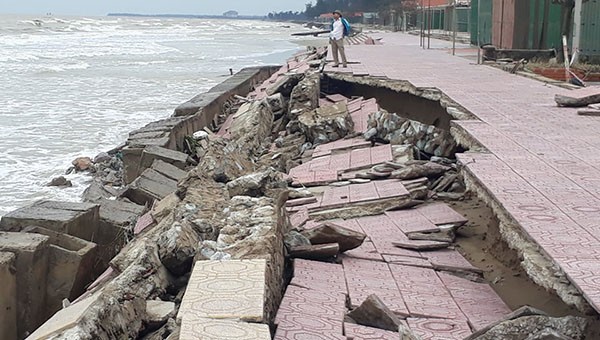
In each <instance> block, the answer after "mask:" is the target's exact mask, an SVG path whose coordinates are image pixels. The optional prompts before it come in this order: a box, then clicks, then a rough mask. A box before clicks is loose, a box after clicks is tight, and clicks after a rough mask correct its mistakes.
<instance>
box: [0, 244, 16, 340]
mask: <svg viewBox="0 0 600 340" xmlns="http://www.w3.org/2000/svg"><path fill="white" fill-rule="evenodd" d="M0 282H2V284H0V325H2V326H1V327H0V339H8V340H12V339H17V267H16V255H15V254H13V253H10V252H0Z"/></svg>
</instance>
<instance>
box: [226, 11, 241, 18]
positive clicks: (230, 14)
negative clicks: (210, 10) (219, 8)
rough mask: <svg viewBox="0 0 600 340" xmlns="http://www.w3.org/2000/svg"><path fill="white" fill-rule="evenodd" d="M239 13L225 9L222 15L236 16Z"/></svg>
mask: <svg viewBox="0 0 600 340" xmlns="http://www.w3.org/2000/svg"><path fill="white" fill-rule="evenodd" d="M239 15H240V14H239V13H238V12H237V11H227V12H225V13H223V16H224V17H227V18H237V17H238V16H239Z"/></svg>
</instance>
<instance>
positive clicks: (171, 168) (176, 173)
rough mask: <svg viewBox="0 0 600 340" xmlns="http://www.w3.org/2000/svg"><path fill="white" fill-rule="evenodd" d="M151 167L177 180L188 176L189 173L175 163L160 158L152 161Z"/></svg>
mask: <svg viewBox="0 0 600 340" xmlns="http://www.w3.org/2000/svg"><path fill="white" fill-rule="evenodd" d="M150 168H151V169H152V170H155V171H157V172H159V173H161V174H163V175H165V176H167V177H169V178H170V179H172V180H175V181H177V182H179V181H180V180H182V179H184V178H186V177H187V174H188V173H187V172H185V171H183V170H181V169H179V168H178V167H176V166H175V165H172V164H169V163H167V162H164V161H162V160H160V159H157V160H155V161H154V163H152V167H150Z"/></svg>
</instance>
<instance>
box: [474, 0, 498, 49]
mask: <svg viewBox="0 0 600 340" xmlns="http://www.w3.org/2000/svg"><path fill="white" fill-rule="evenodd" d="M479 4H481V9H479ZM492 7H493V6H492V0H479V1H478V0H471V25H470V26H471V27H470V29H469V31H470V33H471V44H473V45H475V46H477V45H478V43H481V45H482V46H483V45H488V44H491V43H492ZM478 32H479V34H480V36H479V39H478V37H477V33H478Z"/></svg>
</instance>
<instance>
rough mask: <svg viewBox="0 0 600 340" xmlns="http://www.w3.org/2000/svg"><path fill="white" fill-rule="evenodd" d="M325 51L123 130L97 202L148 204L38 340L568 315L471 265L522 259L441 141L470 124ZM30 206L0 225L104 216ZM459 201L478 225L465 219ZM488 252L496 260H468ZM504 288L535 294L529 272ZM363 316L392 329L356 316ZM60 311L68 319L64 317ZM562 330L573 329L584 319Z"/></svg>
mask: <svg viewBox="0 0 600 340" xmlns="http://www.w3.org/2000/svg"><path fill="white" fill-rule="evenodd" d="M326 53H327V50H326V48H325V49H323V48H320V49H309V50H308V51H307V52H304V53H299V54H296V55H295V56H294V57H293V58H291V59H290V60H288V61H287V63H286V65H285V66H283V67H281V68H278V69H275V67H274V68H271V69H268V70H265V69H248V70H246V72H245V73H243V74H238V76H237V80H233V81H231V82H229V83H228V82H227V81H226V82H224V83H222V84H220V85H217V86H216V87H215V88H213V89H212V90H211V91H209V92H206V93H203V94H200V95H198V96H196V97H194V98H192V99H191V100H190V101H188V102H186V103H184V104H182V105H180V106H179V107H178V108H177V109H176V110H175V113H174V115H173V117H171V118H168V119H164V120H161V121H158V122H154V123H150V124H148V125H147V126H145V127H143V128H141V129H139V130H136V131H134V132H132V133H131V134H130V138H129V139H128V144H127V146H126V147H125V148H124V149H122V151H121V153H122V155H123V157H122V160H123V162H124V165H123V180H124V182H126V183H129V186H128V189H127V190H125V191H124V192H123V193H120V196H122V197H124V198H126V199H122V200H121V201H118V202H117V203H116V204H115V202H112V201H111V200H110V199H107V198H106V197H105V196H103V194H102V192H101V190H97V191H98V192H99V193H100V195H99V198H98V199H99V200H100V201H101V202H104V203H105V204H106V206H105V211H104V213H105V214H106V213H107V212H108V214H109V215H111V216H112V215H113V212H114V211H118V210H121V212H123V208H124V206H126V205H129V206H130V207H132V209H130V210H128V211H129V212H132V211H131V210H135V209H137V207H140V206H142V205H143V206H146V207H151V209H150V210H149V211H147V212H146V211H145V210H146V209H144V211H141V210H138V211H137V212H136V213H135V214H134V215H135V216H139V215H141V217H139V218H136V221H135V223H134V224H130V225H129V227H125V229H127V228H131V229H133V230H131V232H130V233H129V234H128V235H127V236H128V238H127V242H124V244H123V245H122V246H124V248H123V249H122V250H121V251H120V252H119V254H117V255H116V256H115V257H114V258H111V259H110V266H109V269H108V270H107V271H105V272H104V273H103V274H102V275H100V277H99V278H98V279H97V280H96V281H94V282H93V283H92V284H91V285H89V286H87V287H86V289H85V290H86V292H85V293H84V294H83V295H77V299H76V300H74V301H73V304H74V305H73V306H71V307H66V308H65V309H64V310H61V311H60V312H58V313H57V314H56V315H55V316H54V317H53V318H52V319H50V321H48V322H47V323H46V324H45V325H44V326H42V328H40V329H38V330H37V331H36V335H49V334H50V335H53V336H55V338H56V339H61V338H69V337H71V338H73V337H86V336H87V335H93V336H96V338H99V339H105V338H106V339H110V338H111V337H115V336H127V337H130V338H140V337H142V336H152V337H157V338H167V339H170V340H171V339H172V340H175V339H182V340H183V339H196V338H204V337H209V336H214V337H216V338H219V337H224V336H226V335H228V334H229V333H228V332H232V333H231V334H233V333H234V332H235V331H236V330H243V332H245V333H246V334H253V336H252V338H255V339H271V338H272V337H273V336H274V337H275V339H288V338H293V337H294V336H295V335H297V334H305V335H309V334H311V335H316V333H315V332H318V334H319V335H320V336H330V337H332V338H336V337H344V336H345V337H350V338H352V337H355V336H360V335H361V334H363V335H364V334H371V335H373V334H378V336H379V338H382V339H386V338H390V339H392V338H393V339H396V338H398V337H399V336H400V337H402V336H404V337H405V338H407V339H418V337H429V336H440V335H442V334H443V335H444V336H448V338H456V337H457V336H460V339H463V338H464V337H465V336H469V335H471V334H472V333H474V334H475V335H477V334H479V335H481V334H482V333H484V332H488V331H489V332H491V333H490V334H494V333H493V332H494V331H498V330H497V329H495V328H496V326H498V323H499V322H500V323H502V322H507V323H508V322H510V321H512V320H513V319H515V320H516V319H519V318H520V317H523V316H524V315H529V316H531V315H534V316H535V317H536V318H537V319H536V320H537V321H536V322H539V323H540V324H546V323H550V322H554V321H553V320H554V319H550V318H549V317H547V316H545V315H544V313H543V312H540V311H536V310H532V309H525V310H523V309H519V310H517V311H516V312H515V313H516V314H515V313H512V314H511V313H510V312H511V311H512V310H513V309H516V307H517V305H518V304H519V303H520V301H523V300H528V301H529V302H532V303H533V304H535V303H538V302H539V301H537V300H544V299H549V300H551V301H552V306H550V307H548V310H549V311H551V312H555V311H561V312H562V311H568V313H569V315H577V316H578V315H579V314H578V313H576V312H574V311H573V310H572V309H569V307H568V306H567V305H566V304H564V303H563V302H562V301H560V299H558V298H557V297H556V296H555V295H553V294H552V293H548V292H544V291H536V292H535V295H534V294H533V293H534V292H533V291H528V292H526V293H527V294H531V295H532V296H534V297H535V298H532V297H531V296H529V297H527V296H522V297H519V298H518V299H517V300H516V301H517V302H515V301H512V305H511V307H512V308H509V306H507V305H506V304H505V302H504V301H503V298H502V297H501V296H499V295H498V294H499V293H497V292H496V290H495V289H493V288H494V287H493V286H494V285H495V284H496V278H494V277H490V266H489V265H487V263H475V262H469V261H467V258H468V259H471V260H472V261H473V260H475V259H476V260H477V261H481V262H483V261H485V260H486V256H488V257H487V259H488V261H489V260H492V262H493V261H494V260H495V259H496V257H498V259H501V260H506V262H509V261H510V260H511V259H512V257H513V256H514V257H515V258H516V257H517V254H515V252H514V250H511V249H509V248H508V247H506V244H505V243H504V241H502V239H501V238H499V239H498V240H497V241H496V239H490V240H489V241H488V242H490V243H489V244H488V243H487V242H483V241H485V237H486V235H487V234H486V233H487V232H488V229H489V232H490V233H492V234H490V238H492V237H499V235H494V234H493V232H494V230H495V229H494V228H498V225H496V226H494V225H493V223H494V218H495V217H494V214H493V212H492V210H491V209H490V206H486V204H485V203H483V202H481V201H480V200H479V199H477V198H476V197H473V195H477V194H479V192H478V191H477V190H476V189H477V188H475V187H473V183H472V181H473V179H472V178H471V177H468V176H467V175H469V174H468V173H464V172H463V171H462V169H461V168H460V167H459V165H460V163H459V161H461V160H462V159H457V158H458V157H457V154H461V157H464V156H463V152H464V150H462V151H461V149H460V147H459V145H458V143H459V141H457V140H456V139H455V137H456V136H455V134H456V131H453V128H455V125H456V124H457V123H456V122H455V121H454V120H455V119H456V120H457V121H458V122H460V120H461V118H462V120H470V119H471V118H472V117H471V116H469V115H468V114H466V113H464V112H462V111H461V110H460V107H455V106H454V105H455V104H456V105H458V104H457V103H455V102H453V101H452V100H451V99H450V98H449V97H447V96H446V95H445V94H444V93H443V92H441V91H438V90H435V89H422V88H416V87H414V86H412V85H411V84H410V83H408V82H402V81H395V80H391V79H389V78H377V77H370V76H363V77H359V78H358V79H355V78H354V77H353V76H349V75H340V74H333V73H326V74H323V73H322V70H323V68H324V66H325V55H326ZM255 77H256V78H255ZM234 78H236V77H234ZM259 78H260V79H261V80H262V81H258V79H259ZM230 80H231V79H230ZM255 80H256V81H255ZM246 89H247V90H248V91H247V92H248V93H246V94H244V93H245V92H246ZM238 91H239V92H238ZM239 93H241V95H240V94H239ZM232 98H233V99H232ZM380 105H382V106H384V105H385V107H386V108H387V109H388V110H396V111H397V112H396V113H397V114H393V113H390V112H388V111H386V110H385V109H383V108H382V107H381V106H380ZM411 115H412V116H411ZM451 133H453V135H451ZM462 142H464V141H462ZM460 144H461V145H462V144H465V143H460ZM467 144H468V143H467ZM185 150H187V151H189V152H188V153H182V152H181V151H185ZM478 150H479V149H478V148H477V147H475V146H473V151H478ZM479 151H480V150H479ZM465 176H467V177H465ZM473 188H475V189H473ZM467 189H471V190H473V191H468V190H467ZM109 194H110V195H112V193H109ZM104 195H107V194H106V193H104ZM484 198H485V196H484ZM128 201H131V202H133V203H130V202H128ZM130 204H133V205H136V206H137V207H133V206H132V205H130ZM491 207H492V208H495V207H494V206H491ZM33 208H34V209H33V210H32V209H29V210H28V211H27V210H23V211H21V212H20V213H19V214H15V216H12V217H11V221H8V222H6V221H3V222H2V223H8V224H9V225H11V226H12V227H14V228H17V229H18V228H19V225H21V226H23V225H25V224H27V223H31V221H32V220H33V219H35V217H36V216H35V214H36V212H37V213H39V212H40V211H39V210H37V209H46V211H48V210H50V211H52V212H53V213H55V214H56V215H60V216H63V217H66V215H68V216H69V218H70V219H68V221H67V223H66V224H62V225H61V226H64V227H65V229H66V230H67V234H71V235H73V234H75V236H77V237H80V238H83V239H85V238H86V237H90V233H91V234H92V235H94V233H93V232H91V231H89V230H86V229H85V228H78V226H79V227H80V226H81V225H83V224H84V223H88V226H89V223H90V221H93V220H94V219H97V218H99V219H100V221H102V217H101V215H102V213H103V212H102V206H100V207H99V210H98V209H97V208H98V207H97V206H95V207H94V206H90V205H87V206H84V205H64V204H59V203H58V204H57V203H53V204H42V205H38V206H35V207H33ZM106 208H108V209H106ZM454 208H456V209H457V210H459V211H461V212H463V213H464V212H466V213H467V214H470V215H474V216H473V217H472V218H471V221H470V223H471V225H467V219H465V217H464V215H462V214H459V213H457V210H454ZM109 210H110V211H109ZM59 213H60V214H59ZM63 213H64V215H61V214H63ZM142 214H143V215H142ZM32 215H34V216H32ZM39 215H41V214H39ZM73 216H74V217H73ZM105 216H106V215H105ZM130 216H131V215H130ZM477 216H478V217H477ZM65 219H66V218H65ZM37 221H40V219H39V216H38V220H37ZM46 222H48V223H45V226H47V227H49V228H50V227H51V228H56V227H57V224H56V221H46ZM104 222H105V223H106V224H105V226H107V225H108V223H107V222H108V221H107V219H104ZM486 222H489V225H488V226H485V223H486ZM92 223H93V222H92ZM0 226H2V227H6V226H7V224H4V225H2V224H0ZM38 231H39V230H38ZM496 231H497V230H496ZM33 232H36V231H35V230H34V231H33ZM468 233H474V234H475V235H473V236H468V235H467V234H468ZM12 236H15V237H16V235H14V234H13V235H12ZM19 236H23V234H21V235H19ZM54 236H55V237H59V236H60V235H59V236H56V235H54ZM92 237H93V236H92ZM469 237H471V239H468V238H469ZM475 237H476V238H475ZM479 237H482V240H479V239H478V238H479ZM36 241H38V242H39V243H40V244H41V241H40V240H36ZM50 242H52V241H50ZM485 246H489V247H490V251H492V252H493V253H494V254H493V255H494V256H491V257H490V256H489V255H486V256H484V259H483V260H481V259H479V258H478V257H480V256H481V255H480V254H478V252H479V251H480V250H481V249H480V247H485ZM463 247H464V248H463ZM503 247H505V248H503ZM39 248H40V249H41V248H42V246H41V245H40V246H39ZM0 249H1V247H0ZM457 249H459V250H460V251H458V250H457ZM483 252H487V250H486V249H485V248H484V249H483ZM514 261H516V260H514ZM494 266H496V267H492V271H491V273H494V272H502V273H504V274H508V275H511V274H512V273H517V274H519V275H521V274H524V273H523V271H522V269H519V267H518V264H515V263H496V264H494ZM499 268H500V269H499ZM98 274H99V273H98ZM517 276H518V275H517ZM525 276H526V275H525ZM87 279H88V280H89V278H87ZM509 281H510V282H511V285H514V287H525V286H524V285H523V283H527V284H528V285H527V287H526V288H527V289H534V288H535V287H536V286H535V285H534V284H533V283H532V282H531V281H529V280H528V278H526V277H515V278H514V279H510V280H509ZM382 287H383V288H382ZM432 291H435V292H436V294H431V292H432ZM465 292H466V293H467V294H465ZM503 294H508V295H505V296H503V297H504V298H506V297H509V298H512V297H513V296H512V295H510V294H512V293H511V292H510V291H508V290H505V291H504V292H503ZM523 294H525V293H523ZM51 297H53V298H56V297H55V296H51ZM414 297H418V298H414ZM115 299H116V300H117V301H118V303H116V304H115V303H114V301H115ZM534 300H535V301H534ZM369 301H370V303H371V304H369ZM472 301H477V303H476V304H475V305H474V304H473V302H472ZM505 301H506V300H505ZM577 302H580V301H577ZM440 306H442V307H440ZM535 307H537V306H535ZM577 307H580V308H583V307H585V305H584V304H581V305H577ZM362 308H365V309H366V310H369V311H370V312H367V314H370V313H372V312H373V310H374V309H375V310H376V312H381V313H384V314H386V315H387V316H388V317H389V320H390V323H391V325H387V326H383V325H381V324H380V323H378V324H375V323H373V321H372V320H369V319H368V317H365V315H362V316H361V315H360V314H361V313H360V312H359V310H361V309H362ZM321 309H323V310H322V311H320V310H321ZM551 309H552V310H551ZM583 309H584V308H583ZM159 311H160V312H159ZM315 311H320V312H315ZM70 313H75V314H76V315H77V316H78V317H77V318H75V319H73V320H72V321H69V322H65V321H64V319H63V317H64V315H65V314H66V315H69V314H70ZM157 313H158V314H159V315H158V316H157ZM347 313H348V314H347ZM346 314H347V315H348V316H349V317H351V318H352V319H347V318H344V316H345V315H346ZM109 315H110V320H111V321H112V322H104V323H103V324H102V325H99V323H100V322H101V321H100V320H107V316H109ZM498 320H500V321H498ZM557 320H560V322H565V323H570V324H569V325H570V327H571V328H569V329H570V330H572V331H573V332H574V333H576V332H578V331H579V330H581V328H580V327H582V325H583V324H584V323H585V322H586V320H584V319H582V318H580V317H574V316H570V317H569V318H563V319H557ZM582 320H583V321H582ZM557 322H559V321H557ZM315 324H323V325H328V326H326V327H325V326H324V327H323V329H318V330H316V329H314V327H313V326H314V325H315ZM430 324H434V325H433V326H431V327H430V326H428V325H430ZM150 325H153V326H150ZM311 325H313V326H311ZM386 327H387V328H386ZM394 327H395V329H394ZM447 327H450V328H447ZM215 328H216V329H219V333H218V334H216V333H212V332H213V331H212V330H214V329H215ZM581 332H583V330H581ZM475 335H474V336H475Z"/></svg>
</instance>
